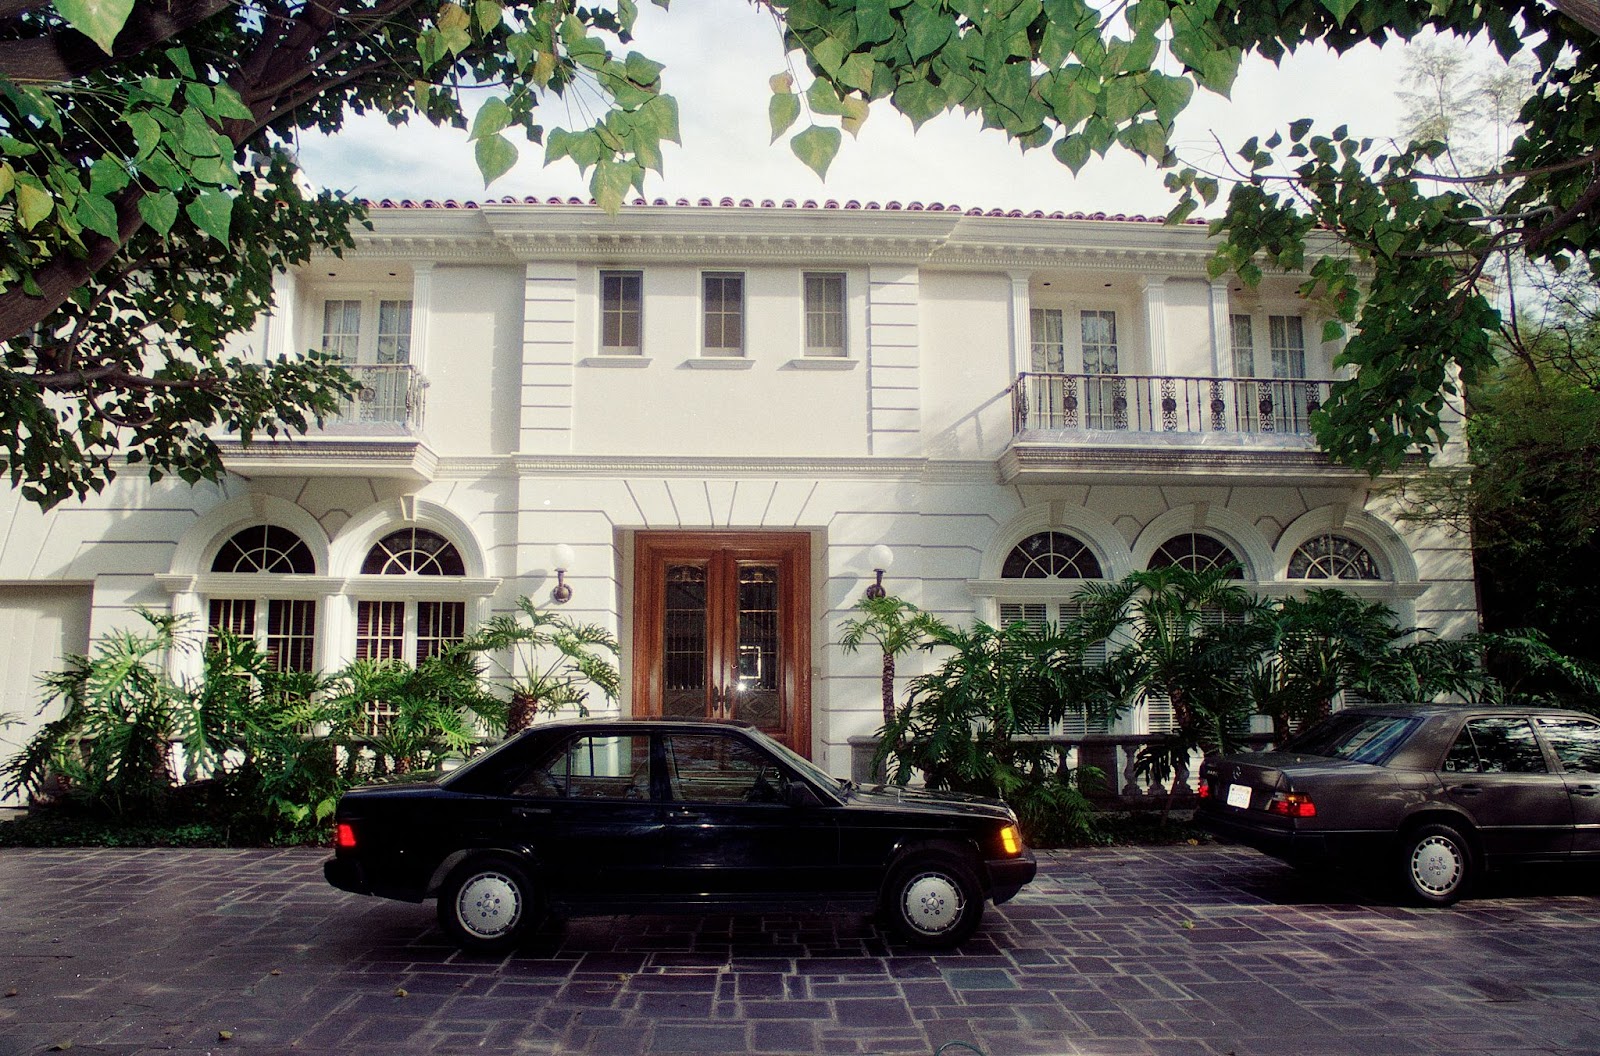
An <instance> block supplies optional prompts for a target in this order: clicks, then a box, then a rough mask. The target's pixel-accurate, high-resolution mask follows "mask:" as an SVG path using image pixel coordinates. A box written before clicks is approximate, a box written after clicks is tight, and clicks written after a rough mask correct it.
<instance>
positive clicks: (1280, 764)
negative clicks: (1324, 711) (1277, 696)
mask: <svg viewBox="0 0 1600 1056" xmlns="http://www.w3.org/2000/svg"><path fill="white" fill-rule="evenodd" d="M1200 797H1201V798H1200V806H1199V809H1198V810H1196V812H1195V821H1196V822H1197V823H1198V824H1200V825H1201V826H1202V827H1204V828H1206V829H1208V830H1210V831H1212V832H1214V833H1217V834H1218V835H1221V836H1224V837H1228V838H1232V839H1235V840H1237V841H1239V842H1241V843H1245V844H1248V845H1250V846H1252V847H1255V848H1258V849H1259V850H1262V851H1265V852H1266V853H1268V854H1271V855H1273V856H1275V857H1278V858H1282V859H1284V860H1285V861H1289V862H1292V863H1295V864H1297V865H1309V864H1318V863H1346V864H1374V863H1376V864H1379V865H1381V866H1386V867H1388V868H1390V869H1392V870H1393V871H1394V875H1396V877H1397V878H1398V879H1399V880H1400V881H1401V882H1402V885H1403V888H1404V890H1405V891H1406V892H1407V893H1408V894H1409V895H1410V896H1412V897H1413V898H1414V899H1416V900H1418V901H1421V902H1423V903H1427V904H1432V905H1449V904H1450V903H1452V902H1455V901H1456V900H1457V899H1459V898H1460V897H1461V896H1462V895H1463V894H1464V893H1465V892H1466V891H1467V890H1468V888H1469V887H1470V886H1471V884H1472V882H1473V880H1474V879H1475V878H1476V877H1477V876H1478V875H1479V873H1480V872H1481V871H1482V870H1483V869H1485V868H1493V867H1497V866H1503V865H1511V864H1516V863H1522V862H1551V861H1569V860H1574V859H1583V858H1588V859H1594V858H1597V857H1600V720H1597V719H1596V718H1595V717H1594V716H1592V715H1585V714H1583V713H1581V712H1574V711H1556V710H1547V709H1536V708H1522V709H1517V708H1491V707H1477V708H1473V707H1457V706H1446V705H1414V706H1395V705H1391V706H1378V705H1368V706H1362V707H1358V708H1351V709H1349V710H1346V711H1340V712H1336V713H1334V714H1333V715H1332V716H1330V717H1329V718H1327V719H1325V720H1323V721H1322V722H1320V723H1317V724H1316V725H1313V726H1311V727H1309V728H1308V729H1306V730H1304V731H1303V732H1301V733H1300V734H1298V735H1296V736H1295V737H1293V738H1291V739H1290V740H1288V741H1287V742H1285V743H1284V745H1283V746H1282V748H1280V749H1278V750H1276V751H1270V752H1254V753H1243V754H1239V755H1230V756H1224V757H1222V758H1220V759H1212V760H1207V761H1206V763H1205V764H1204V765H1203V766H1202V767H1201V771H1200Z"/></svg>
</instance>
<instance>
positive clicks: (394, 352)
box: [377, 301, 411, 363]
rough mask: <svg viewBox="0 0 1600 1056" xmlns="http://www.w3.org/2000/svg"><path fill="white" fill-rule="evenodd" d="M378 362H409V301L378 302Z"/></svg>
mask: <svg viewBox="0 0 1600 1056" xmlns="http://www.w3.org/2000/svg"><path fill="white" fill-rule="evenodd" d="M377 361H378V362H379V363H410V362H411V302H410V301H379V302H378V353H377Z"/></svg>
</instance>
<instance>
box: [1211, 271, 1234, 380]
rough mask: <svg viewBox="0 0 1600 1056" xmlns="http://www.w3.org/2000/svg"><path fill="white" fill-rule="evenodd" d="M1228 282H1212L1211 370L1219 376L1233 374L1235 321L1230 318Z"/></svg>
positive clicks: (1223, 376) (1222, 280)
mask: <svg viewBox="0 0 1600 1056" xmlns="http://www.w3.org/2000/svg"><path fill="white" fill-rule="evenodd" d="M1229 314H1230V313H1229V308H1228V282H1227V280H1226V279H1218V280H1217V281H1215V282H1213V283H1212V284H1211V372H1212V374H1213V375H1214V376H1216V377H1219V378H1227V377H1231V376H1232V375H1233V322H1232V321H1231V319H1230V318H1229Z"/></svg>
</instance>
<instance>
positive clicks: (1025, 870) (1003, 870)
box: [987, 850, 1039, 906]
mask: <svg viewBox="0 0 1600 1056" xmlns="http://www.w3.org/2000/svg"><path fill="white" fill-rule="evenodd" d="M987 864H988V867H989V897H990V898H991V899H993V900H994V904H995V905H997V906H998V905H1000V904H1001V903H1004V902H1009V901H1011V900H1012V899H1013V898H1015V897H1017V892H1018V891H1021V890H1022V889H1023V887H1024V886H1026V885H1027V884H1029V883H1031V882H1032V881H1033V878H1034V877H1035V876H1037V875H1038V874H1039V863H1038V862H1037V861H1035V860H1034V857H1033V852H1032V851H1028V850H1025V851H1023V852H1022V857H1020V858H1001V859H998V860H996V861H991V862H988V863H987Z"/></svg>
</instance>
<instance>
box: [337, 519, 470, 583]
mask: <svg viewBox="0 0 1600 1056" xmlns="http://www.w3.org/2000/svg"><path fill="white" fill-rule="evenodd" d="M361 574H362V575H364V576H404V575H417V576H464V575H466V574H467V569H466V566H465V565H464V564H463V563H462V561H461V551H459V550H457V549H456V548H455V544H454V543H452V542H450V540H448V539H446V538H445V537H444V536H442V535H439V534H438V533H437V532H430V531H428V530H427V529H426V528H402V529H400V530H399V531H398V532H390V533H389V534H388V535H386V536H384V537H383V538H382V539H379V540H378V541H377V542H376V543H375V544H373V547H372V549H371V550H368V551H367V559H366V560H365V561H363V562H361Z"/></svg>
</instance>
